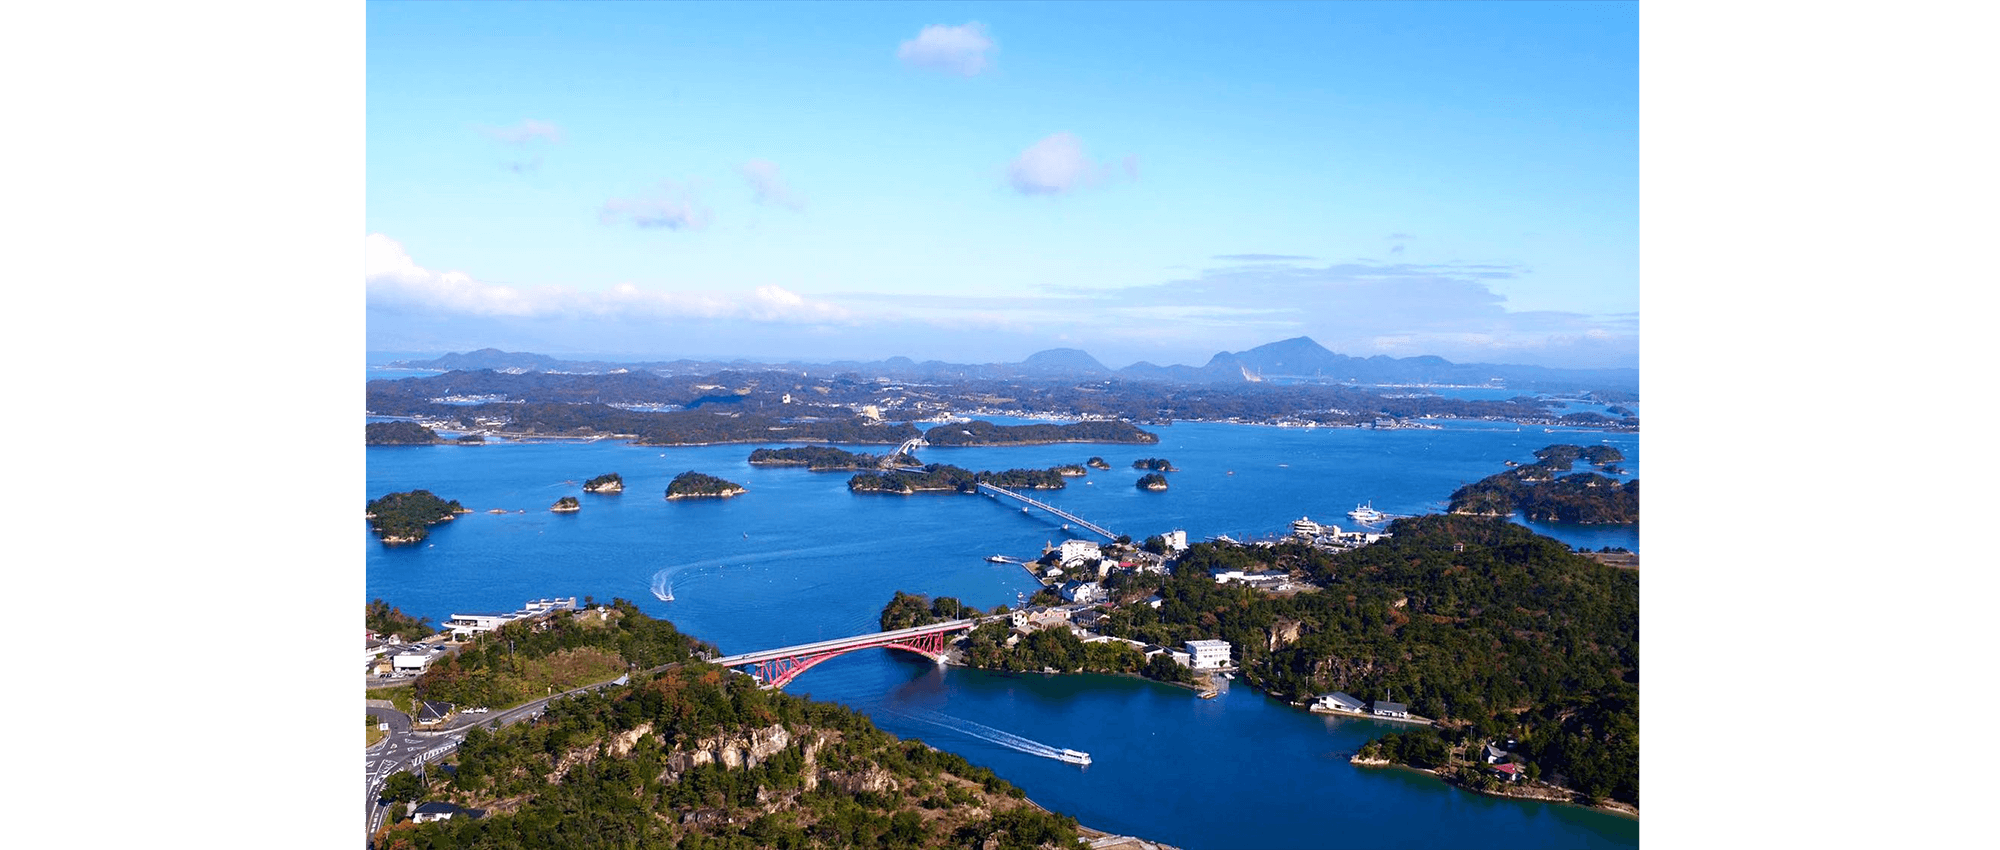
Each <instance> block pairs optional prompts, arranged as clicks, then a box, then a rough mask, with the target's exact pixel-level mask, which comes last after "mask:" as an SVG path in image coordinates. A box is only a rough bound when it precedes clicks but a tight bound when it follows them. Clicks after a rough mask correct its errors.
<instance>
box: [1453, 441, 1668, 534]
mask: <svg viewBox="0 0 2000 850" xmlns="http://www.w3.org/2000/svg"><path fill="white" fill-rule="evenodd" d="M1535 458H1536V460H1535V462H1534V463H1531V464H1527V465H1524V466H1517V467H1514V468H1513V469H1509V470H1506V471H1504V472H1500V473H1497V474H1494V475H1490V476H1487V477H1485V478H1482V479H1480V480H1478V481H1475V482H1473V483H1471V484H1467V485H1465V486H1464V487H1460V488H1458V490H1457V491H1455V492H1453V493H1452V494H1451V507H1450V511H1451V512H1452V513H1455V514H1475V515H1479V516H1505V515H1507V514H1509V513H1513V512H1515V511H1519V512H1520V513H1521V515H1522V516H1524V517H1526V518H1527V519H1529V520H1531V521H1535V522H1571V523H1583V524H1612V525H1631V524H1633V523H1637V522H1638V521H1639V481H1638V480H1637V479H1633V480H1631V481H1627V482H1624V483H1622V484H1621V483H1619V481H1618V480H1617V479H1615V478H1609V477H1606V476H1603V475H1598V474H1596V473H1590V472H1586V473H1579V474H1575V475H1563V474H1562V473H1565V472H1568V471H1569V470H1570V469H1571V468H1573V467H1574V466H1575V465H1576V461H1578V460H1579V459H1581V460H1584V461H1587V462H1589V463H1591V464H1593V465H1596V466H1599V467H1610V465H1611V464H1613V463H1616V462H1618V461H1621V460H1624V459H1625V455H1624V453H1622V452H1620V451H1618V449H1616V448H1614V447H1611V446H1590V447H1587V448H1586V447H1583V446H1572V445H1557V446H1548V447H1546V448H1542V449H1537V450H1536V451H1535Z"/></svg>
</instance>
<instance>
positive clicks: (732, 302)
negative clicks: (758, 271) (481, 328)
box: [364, 233, 859, 324]
mask: <svg viewBox="0 0 2000 850" xmlns="http://www.w3.org/2000/svg"><path fill="white" fill-rule="evenodd" d="M364 269H365V271H364V274H365V275H366V282H367V289H368V308H369V309H370V310H371V311H373V310H379V311H383V312H386V313H396V314H412V315H422V316H427V317H432V318H448V317H451V316H472V317H481V318H511V319H574V318H587V319H603V320H626V321H650V320H671V319H701V320H715V319H738V320H747V321H752V322H765V323H781V324H811V323H820V322H828V323H849V322H853V321H856V320H857V319H858V318H859V317H858V316H857V315H856V314H853V313H850V312H849V311H847V310H844V309H842V308H840V307H837V306H834V305H832V304H828V303H826V302H822V301H815V300H811V299H808V298H806V297H804V296H801V295H799V294H798V293H796V292H792V291H791V290H788V289H785V288H784V287H781V286H776V285H766V286H760V287H757V289H756V290H755V291H754V292H752V293H751V294H750V295H749V296H747V297H745V296H731V295H727V294H723V293H715V292H661V291H656V290H650V289H642V288H640V287H638V286H636V285H633V284H631V283H621V284H618V285H616V286H613V287H611V288H610V289H607V290H604V291H602V292H585V291H580V290H576V289H571V288H569V287H563V286H538V287H521V286H511V285H507V284H497V283H484V282H481V281H478V280H474V279H473V278H472V276H471V275H468V274H466V273H464V272H460V271H449V272H438V271H432V270H430V269H427V268H424V267H423V266H420V265H417V263H416V261H415V260H412V259H411V258H410V255H409V253H408V252H407V251H405V250H404V249H403V246H402V244H401V243H398V242H397V241H396V240H394V239H391V238H389V237H388V236H385V235H383V234H380V233H371V234H369V235H368V240H367V259H366V262H365V265H364Z"/></svg>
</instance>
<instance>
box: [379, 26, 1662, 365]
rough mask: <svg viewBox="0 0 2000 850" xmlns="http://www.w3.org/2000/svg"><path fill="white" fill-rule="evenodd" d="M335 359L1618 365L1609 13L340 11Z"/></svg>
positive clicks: (1626, 154)
mask: <svg viewBox="0 0 2000 850" xmlns="http://www.w3.org/2000/svg"><path fill="white" fill-rule="evenodd" d="M367 34H368V42H367V70H368V78H367V130H366V133H367V201H366V209H367V223H366V233H367V243H368V257H369V259H368V271H367V273H366V274H367V281H368V316H367V321H368V345H369V347H370V348H371V349H375V350H410V351H415V350H466V349H470V348H477V347H485V346H492V347H498V348H505V349H510V350H531V351H541V352H546V353H595V354H632V355H644V356H660V357H680V356H701V357H709V356H729V357H736V356H742V357H754V358H794V357H797V358H804V359H833V358H849V357H860V358H878V357H887V356H892V355H899V354H900V355H907V356H911V357H915V358H918V359H930V358H937V359H944V360H953V361H961V362H984V361H995V360H1017V359H1020V358H1021V357H1024V356H1026V355H1028V354H1030V353H1033V352H1034V351H1038V350H1041V349H1044V348H1052V347H1058V346H1068V347H1078V348H1083V349H1085V350H1087V351H1090V352H1091V353H1092V354H1095V355H1096V356H1097V357H1098V358H1099V359H1101V360H1103V361H1105V362H1106V363H1108V364H1110V365H1112V366H1121V365H1124V364H1126V363H1130V362H1133V361H1136V360H1142V359H1143V360H1150V361H1152V362H1156V363H1174V362H1187V363H1197V364H1198V363H1200V362H1204V361H1205V360H1206V359H1207V358H1208V357H1209V356H1210V355H1212V354H1213V353H1215V352H1216V351H1221V350H1241V349H1244V348H1249V347H1252V346H1255V345H1258V344H1262V343H1265V342H1270V341H1274V340H1278V339H1283V338H1287V337H1292V336H1299V335H1309V336H1312V337H1313V338H1315V339H1317V340H1318V341H1320V342H1321V343H1322V344H1324V345H1326V346H1327V347H1329V348H1332V349H1333V350H1335V351H1339V352H1342V353H1346V354H1353V355H1371V354H1390V355H1394V356H1409V355H1416V354H1435V355H1439V356H1443V357H1447V358H1450V359H1452V360H1458V361H1475V360H1476V361H1487V362H1505V363H1534V364H1543V365H1557V366H1561V365H1574V366H1636V365H1637V360H1638V354H1637V352H1638V301H1639V287H1638V233H1639V231H1638V129H1639V128H1638V11H1637V7H1636V4H1630V3H1576V4H1568V3H1497V2H1496V3H1478V2H1463V3H1285V4H1271V5H1255V4H1241V3H1232V4H1227V5H1204V4H1192V3H1175V4H1137V3H1115V4H1096V5H1093V4H1074V3H1062V4H1024V3H1006V4H916V3H897V4H887V3H885V4H856V5H846V4H827V3H816V4H772V5H754V4H716V5H708V4H688V3H672V4H666V3H661V4H647V3H611V4H582V3H561V4H556V3H546V4H539V3H538V4H463V5H461V4H444V3H370V4H368V22H367Z"/></svg>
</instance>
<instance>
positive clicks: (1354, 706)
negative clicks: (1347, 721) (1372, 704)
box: [1313, 691, 1368, 714]
mask: <svg viewBox="0 0 2000 850" xmlns="http://www.w3.org/2000/svg"><path fill="white" fill-rule="evenodd" d="M1313 707H1314V708H1324V709H1327V710H1329V711H1345V712H1348V713H1350V714H1363V713H1365V712H1366V710H1367V708H1368V704H1367V703H1364V702H1362V701H1360V700H1358V699H1355V698H1353V697H1351V696H1348V695H1347V694H1344V693H1341V692H1340V691H1334V692H1333V693H1330V694H1320V695H1319V696H1318V697H1316V698H1315V699H1314V700H1313Z"/></svg>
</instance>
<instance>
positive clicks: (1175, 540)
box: [1160, 528, 1187, 552]
mask: <svg viewBox="0 0 2000 850" xmlns="http://www.w3.org/2000/svg"><path fill="white" fill-rule="evenodd" d="M1160 537H1161V539H1163V540H1165V541H1166V542H1167V551H1169V552H1186V551H1187V532H1186V531H1184V530H1182V529H1178V528H1176V529H1174V530H1173V531H1169V532H1167V533H1165V534H1162V535H1160Z"/></svg>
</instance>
